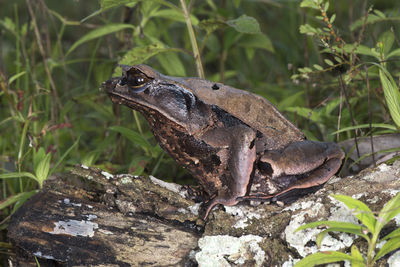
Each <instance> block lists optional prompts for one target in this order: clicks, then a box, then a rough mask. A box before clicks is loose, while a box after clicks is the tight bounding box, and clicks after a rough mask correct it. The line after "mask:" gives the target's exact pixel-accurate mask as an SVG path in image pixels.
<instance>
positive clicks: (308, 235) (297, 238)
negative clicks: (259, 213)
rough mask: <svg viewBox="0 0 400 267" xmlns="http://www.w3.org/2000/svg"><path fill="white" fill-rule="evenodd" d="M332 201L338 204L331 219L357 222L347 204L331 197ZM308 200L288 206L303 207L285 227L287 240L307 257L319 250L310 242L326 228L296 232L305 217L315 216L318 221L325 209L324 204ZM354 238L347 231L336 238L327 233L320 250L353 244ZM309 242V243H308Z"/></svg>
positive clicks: (335, 248)
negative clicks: (319, 214)
mask: <svg viewBox="0 0 400 267" xmlns="http://www.w3.org/2000/svg"><path fill="white" fill-rule="evenodd" d="M330 199H331V201H332V203H333V204H334V205H336V206H333V207H332V208H331V209H330V214H331V216H330V217H328V218H327V220H329V221H346V222H351V223H357V219H356V218H355V217H354V216H352V214H351V212H350V211H349V210H348V209H347V208H346V206H345V205H344V204H343V203H341V202H339V201H337V200H335V199H334V198H332V197H330ZM311 204H312V206H310V202H306V203H304V204H303V205H302V204H296V203H295V204H294V205H292V206H293V207H288V208H287V209H290V210H296V209H301V210H300V211H298V212H296V213H295V214H293V215H292V218H291V220H290V223H289V225H288V226H287V227H286V229H285V232H284V233H285V236H286V241H287V242H288V243H289V244H290V245H291V246H292V247H294V248H296V249H297V251H298V253H299V254H300V255H301V256H302V257H305V256H307V255H308V254H312V253H315V252H317V251H318V248H317V246H316V245H312V244H313V243H309V242H310V241H314V242H315V240H316V235H317V234H319V233H320V232H321V231H323V230H324V229H317V228H310V229H306V230H302V231H298V232H295V230H296V229H297V228H298V227H299V226H301V225H303V224H305V219H306V218H308V220H307V221H308V222H309V221H310V220H309V218H315V221H318V219H317V218H318V213H319V212H321V210H323V209H324V206H323V205H322V204H321V203H313V202H312V203H311ZM353 241H354V238H353V237H352V236H351V235H348V234H345V233H337V234H336V235H335V238H334V237H332V236H331V235H329V234H328V235H326V236H325V238H324V239H323V241H322V244H321V248H320V249H319V250H320V251H327V250H336V251H337V250H340V249H342V248H345V247H349V246H351V245H352V244H353ZM307 243H308V244H307ZM310 244H311V245H310Z"/></svg>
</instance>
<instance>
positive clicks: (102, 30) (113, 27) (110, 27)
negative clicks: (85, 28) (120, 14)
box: [66, 23, 135, 55]
mask: <svg viewBox="0 0 400 267" xmlns="http://www.w3.org/2000/svg"><path fill="white" fill-rule="evenodd" d="M128 28H129V29H134V28H135V27H134V26H133V25H130V24H122V23H121V24H107V25H105V26H102V27H99V28H97V29H95V30H92V31H90V32H89V33H87V34H85V35H84V36H83V37H81V38H80V39H79V40H78V41H76V42H75V43H74V44H73V45H72V46H71V48H70V49H69V50H68V52H67V53H66V55H68V54H70V53H71V52H72V51H73V50H75V49H76V48H77V47H78V46H80V45H81V44H83V43H86V42H88V41H91V40H93V39H96V38H99V37H102V36H104V35H107V34H110V33H114V32H118V31H121V30H123V29H128Z"/></svg>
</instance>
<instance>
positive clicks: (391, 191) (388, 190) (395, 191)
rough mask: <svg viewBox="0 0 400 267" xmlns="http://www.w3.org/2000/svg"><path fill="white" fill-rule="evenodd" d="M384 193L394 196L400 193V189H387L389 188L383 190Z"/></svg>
mask: <svg viewBox="0 0 400 267" xmlns="http://www.w3.org/2000/svg"><path fill="white" fill-rule="evenodd" d="M382 193H387V194H389V195H390V196H391V197H394V196H395V195H397V194H398V193H399V190H394V189H387V190H383V191H382Z"/></svg>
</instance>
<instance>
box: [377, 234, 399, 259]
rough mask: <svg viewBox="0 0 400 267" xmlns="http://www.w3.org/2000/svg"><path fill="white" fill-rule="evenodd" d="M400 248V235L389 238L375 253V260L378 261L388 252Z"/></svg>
mask: <svg viewBox="0 0 400 267" xmlns="http://www.w3.org/2000/svg"><path fill="white" fill-rule="evenodd" d="M398 248H400V237H395V238H392V239H390V240H388V241H387V242H386V243H385V244H384V245H383V246H382V248H381V249H380V250H379V251H378V253H377V254H376V255H375V257H374V260H375V261H377V260H379V259H380V258H382V257H383V256H385V255H386V254H388V253H390V252H392V251H394V250H396V249H398Z"/></svg>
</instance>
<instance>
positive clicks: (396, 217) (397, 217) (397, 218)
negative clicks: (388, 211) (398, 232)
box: [393, 214, 400, 266]
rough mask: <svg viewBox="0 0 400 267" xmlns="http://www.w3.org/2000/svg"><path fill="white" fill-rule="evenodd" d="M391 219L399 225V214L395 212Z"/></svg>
mask: <svg viewBox="0 0 400 267" xmlns="http://www.w3.org/2000/svg"><path fill="white" fill-rule="evenodd" d="M393 220H394V221H395V222H396V224H397V226H399V225H400V214H397V215H396V216H394V218H393ZM399 266H400V265H399Z"/></svg>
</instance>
